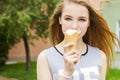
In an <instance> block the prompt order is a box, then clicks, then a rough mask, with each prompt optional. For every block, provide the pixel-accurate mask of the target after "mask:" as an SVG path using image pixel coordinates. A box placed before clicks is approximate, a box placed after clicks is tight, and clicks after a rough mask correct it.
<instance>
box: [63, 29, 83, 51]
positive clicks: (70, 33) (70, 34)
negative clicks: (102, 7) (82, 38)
mask: <svg viewBox="0 0 120 80" xmlns="http://www.w3.org/2000/svg"><path fill="white" fill-rule="evenodd" d="M80 32H81V31H77V30H74V29H68V30H66V31H65V32H64V35H65V41H66V44H67V43H70V42H72V43H74V46H73V47H72V48H71V49H75V48H76V44H77V40H78V37H79V34H80Z"/></svg>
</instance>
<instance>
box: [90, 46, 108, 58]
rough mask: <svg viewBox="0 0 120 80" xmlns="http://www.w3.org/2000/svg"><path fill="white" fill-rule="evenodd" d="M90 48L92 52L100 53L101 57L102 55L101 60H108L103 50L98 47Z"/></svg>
mask: <svg viewBox="0 0 120 80" xmlns="http://www.w3.org/2000/svg"><path fill="white" fill-rule="evenodd" d="M89 48H90V49H91V50H92V51H96V52H97V53H99V54H100V55H101V58H102V60H103V59H104V60H105V59H106V54H105V53H104V52H103V51H102V50H101V49H99V48H98V47H93V46H90V45H89Z"/></svg>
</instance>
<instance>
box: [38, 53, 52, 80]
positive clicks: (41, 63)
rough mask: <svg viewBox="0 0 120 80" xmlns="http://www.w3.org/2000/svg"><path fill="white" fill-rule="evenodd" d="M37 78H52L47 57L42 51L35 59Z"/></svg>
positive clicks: (46, 79) (48, 79) (39, 79)
mask: <svg viewBox="0 0 120 80" xmlns="http://www.w3.org/2000/svg"><path fill="white" fill-rule="evenodd" d="M37 80H52V76H51V72H50V68H49V64H48V61H47V57H46V55H45V54H44V53H43V52H42V53H40V55H39V56H38V59H37Z"/></svg>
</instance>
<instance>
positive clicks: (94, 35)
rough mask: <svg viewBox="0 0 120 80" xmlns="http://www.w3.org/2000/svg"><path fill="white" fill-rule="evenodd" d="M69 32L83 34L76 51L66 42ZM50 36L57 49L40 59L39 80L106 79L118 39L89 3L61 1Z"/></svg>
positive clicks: (80, 0)
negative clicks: (65, 34) (66, 33)
mask: <svg viewBox="0 0 120 80" xmlns="http://www.w3.org/2000/svg"><path fill="white" fill-rule="evenodd" d="M68 29H73V30H77V31H81V33H80V35H79V39H78V40H77V47H76V48H75V49H72V50H70V49H69V48H70V47H71V46H74V45H75V44H74V43H67V44H66V43H65V36H64V32H65V31H66V30H68ZM50 37H51V42H52V43H53V47H51V48H49V49H45V50H43V51H42V52H41V53H40V55H39V56H38V60H37V79H38V80H105V76H106V70H107V67H109V64H110V63H111V60H112V57H113V47H114V44H115V41H116V40H117V38H116V37H115V35H114V34H113V33H112V32H111V31H110V30H109V27H108V25H107V23H106V21H105V20H104V19H103V17H102V16H101V15H100V14H99V13H98V12H97V11H96V10H95V9H94V8H92V7H91V6H90V4H89V2H88V1H87V0H61V1H60V2H59V3H58V6H57V7H56V9H55V11H54V13H53V15H52V17H51V19H50ZM75 62H77V63H75Z"/></svg>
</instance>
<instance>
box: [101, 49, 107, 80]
mask: <svg viewBox="0 0 120 80" xmlns="http://www.w3.org/2000/svg"><path fill="white" fill-rule="evenodd" d="M101 57H102V67H101V70H100V78H101V80H105V78H106V70H107V59H106V55H105V53H104V52H102V51H101Z"/></svg>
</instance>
